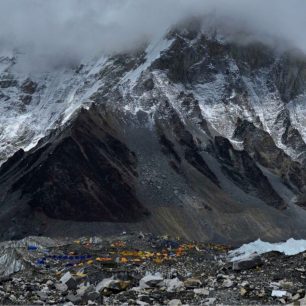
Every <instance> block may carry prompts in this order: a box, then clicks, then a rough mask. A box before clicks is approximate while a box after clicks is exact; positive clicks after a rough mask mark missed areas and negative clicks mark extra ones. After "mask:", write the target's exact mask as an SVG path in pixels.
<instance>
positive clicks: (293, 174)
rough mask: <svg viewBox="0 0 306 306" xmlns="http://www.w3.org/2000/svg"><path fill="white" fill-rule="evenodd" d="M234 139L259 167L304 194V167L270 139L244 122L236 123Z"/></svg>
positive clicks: (267, 135)
mask: <svg viewBox="0 0 306 306" xmlns="http://www.w3.org/2000/svg"><path fill="white" fill-rule="evenodd" d="M234 138H235V139H237V140H240V141H243V143H244V146H245V149H246V151H247V152H248V153H249V154H250V155H251V156H253V157H254V159H255V160H256V161H258V162H259V163H260V164H261V165H263V166H264V167H266V168H269V169H271V170H272V171H273V172H274V173H276V174H277V175H280V176H281V177H282V179H283V181H284V182H285V183H286V184H288V186H292V185H293V186H295V187H296V188H298V190H299V191H301V192H304V190H303V189H304V186H305V182H306V180H305V179H306V176H305V175H306V169H305V167H304V166H303V165H302V164H300V163H298V162H295V161H292V159H291V158H290V157H289V156H288V155H287V154H285V153H284V152H283V151H282V150H281V149H279V148H278V147H277V146H276V145H275V143H274V141H273V139H272V137H271V136H270V135H269V134H268V133H267V132H265V131H263V130H260V129H258V128H256V127H255V125H254V124H253V123H251V122H248V121H246V120H244V121H238V123H237V129H236V131H235V133H234Z"/></svg>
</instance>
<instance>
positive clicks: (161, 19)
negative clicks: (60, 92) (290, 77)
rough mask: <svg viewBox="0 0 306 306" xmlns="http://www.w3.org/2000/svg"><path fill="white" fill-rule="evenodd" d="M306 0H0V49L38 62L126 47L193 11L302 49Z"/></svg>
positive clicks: (75, 59)
mask: <svg viewBox="0 0 306 306" xmlns="http://www.w3.org/2000/svg"><path fill="white" fill-rule="evenodd" d="M305 12H306V1H304V0H290V1H288V0H154V1H152V0H124V1H122V0H90V1H84V0H50V1H48V0H22V1H21V0H0V20H1V23H0V52H1V51H2V52H9V51H12V50H18V51H19V52H23V53H25V54H27V56H28V61H29V62H33V61H35V63H36V65H37V64H38V65H41V66H45V67H46V68H47V67H49V66H52V67H54V66H61V65H63V64H71V63H78V62H79V61H80V60H81V59H83V58H84V57H91V56H95V55H97V54H101V53H106V54H107V53H113V52H121V51H127V50H130V49H131V48H134V47H135V46H138V45H139V44H140V43H142V42H143V40H145V39H152V38H154V36H157V35H161V33H164V32H165V31H166V30H167V29H169V28H170V27H171V26H173V25H175V24H176V23H178V22H181V21H183V20H184V19H186V18H190V17H192V16H201V15H203V16H204V15H208V14H212V13H213V14H214V15H215V17H216V21H217V22H223V21H224V20H230V22H231V23H232V24H233V25H234V28H236V29H239V28H240V27H241V29H243V30H247V31H250V33H251V34H253V35H254V36H256V37H257V39H258V38H260V37H262V38H264V37H266V36H275V37H278V38H280V39H282V40H284V41H286V42H288V46H290V48H291V47H292V48H299V49H301V50H302V51H304V52H306V38H305V35H304V29H305V27H306V17H305Z"/></svg>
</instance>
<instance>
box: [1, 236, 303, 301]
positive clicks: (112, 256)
mask: <svg viewBox="0 0 306 306" xmlns="http://www.w3.org/2000/svg"><path fill="white" fill-rule="evenodd" d="M229 251H230V247H228V246H224V245H218V244H204V243H195V242H188V241H184V240H181V239H179V238H170V237H167V236H163V237H162V236H155V235H152V234H143V233H129V234H126V233H123V234H122V235H120V236H113V237H111V238H102V237H92V238H81V239H78V240H71V239H68V238H65V239H57V240H54V239H50V238H45V237H29V238H25V239H23V240H21V241H10V242H4V243H1V250H0V252H1V254H0V255H1V256H0V273H1V274H2V277H1V279H0V303H1V304H19V305H26V304H37V305H38V304H47V305H48V304H54V305H55V304H57V305H58V304H60V305H63V304H65V305H100V304H103V305H172V306H175V305H215V304H226V305H251V304H252V305H271V304H290V303H294V305H305V304H306V299H305V298H304V296H305V286H306V270H305V268H304V267H305V260H306V253H300V254H298V255H295V256H285V255H284V254H282V253H279V252H275V251H274V252H269V253H265V254H262V255H260V256H258V255H256V256H247V257H245V258H244V259H240V260H239V261H234V262H231V261H230V257H229ZM292 305H293V304H292Z"/></svg>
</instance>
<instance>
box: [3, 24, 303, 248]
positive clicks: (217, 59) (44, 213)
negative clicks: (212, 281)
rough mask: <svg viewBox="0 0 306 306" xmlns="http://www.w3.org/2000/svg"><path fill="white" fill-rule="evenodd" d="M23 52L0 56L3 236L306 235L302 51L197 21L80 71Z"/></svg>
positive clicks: (93, 61)
mask: <svg viewBox="0 0 306 306" xmlns="http://www.w3.org/2000/svg"><path fill="white" fill-rule="evenodd" d="M22 60H23V59H22V54H17V55H15V56H13V57H4V56H3V57H1V59H0V65H1V66H0V72H1V74H0V89H1V90H0V107H1V112H0V129H1V133H0V156H1V161H2V163H3V165H2V167H1V169H0V203H1V206H2V208H1V213H0V219H1V223H2V226H1V228H2V229H3V230H2V239H4V238H12V237H13V238H18V237H20V236H24V235H26V234H29V233H31V234H42V233H43V234H45V235H59V234H61V233H62V232H63V231H66V233H69V234H70V235H73V234H75V235H77V236H78V235H80V232H81V233H83V232H87V233H91V232H97V231H100V232H103V233H112V232H117V231H121V230H125V229H127V228H132V229H140V228H141V229H147V230H150V231H155V232H159V233H165V232H169V233H176V234H179V235H183V236H186V237H188V238H192V239H201V240H219V241H232V242H237V241H243V240H249V239H254V238H258V237H260V238H265V239H283V238H288V237H291V236H303V235H305V234H306V225H305V221H304V220H305V218H306V212H305V210H304V209H303V206H305V185H306V172H305V157H306V156H305V154H306V150H305V148H306V144H305V141H306V108H305V107H304V104H305V103H304V101H305V100H306V95H305V94H306V60H305V57H304V55H301V54H299V53H297V52H282V53H280V52H278V51H276V50H274V49H273V48H272V47H269V46H266V45H264V44H262V43H260V42H254V43H250V44H247V45H240V44H236V43H234V42H229V41H227V40H226V39H225V38H224V37H222V36H221V35H217V34H216V33H215V32H214V33H212V34H209V33H208V34H207V32H206V33H204V32H202V31H201V30H200V29H199V28H198V27H197V26H194V24H193V25H190V26H188V27H187V26H186V27H184V28H183V29H176V30H172V31H171V32H169V33H168V34H167V35H165V36H163V37H161V38H159V39H157V40H155V41H152V42H151V43H149V44H148V45H147V46H145V47H144V49H143V50H138V51H137V52H136V51H135V52H133V53H129V54H120V55H114V56H112V57H103V56H102V57H101V58H96V59H90V60H87V61H84V62H83V64H82V65H80V66H79V67H76V68H74V69H65V70H55V71H51V72H48V73H46V72H45V73H42V72H36V73H34V72H33V73H32V74H25V73H21V72H20V70H18V69H17V68H16V67H17V66H18V63H19V61H22ZM24 150H25V151H27V152H24ZM16 152H17V153H16ZM14 153H15V154H14ZM12 154H14V155H13V157H11V158H9V156H11V155H12ZM4 228H5V230H4ZM7 229H8V230H7Z"/></svg>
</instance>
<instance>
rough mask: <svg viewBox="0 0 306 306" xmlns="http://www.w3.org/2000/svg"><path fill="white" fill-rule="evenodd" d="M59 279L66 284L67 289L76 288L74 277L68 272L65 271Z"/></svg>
mask: <svg viewBox="0 0 306 306" xmlns="http://www.w3.org/2000/svg"><path fill="white" fill-rule="evenodd" d="M60 281H61V282H62V283H63V284H65V285H67V287H68V289H69V290H74V289H76V288H77V281H76V280H75V278H74V277H73V276H72V275H71V273H70V272H67V273H65V274H64V275H63V276H62V277H61V279H60Z"/></svg>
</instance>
